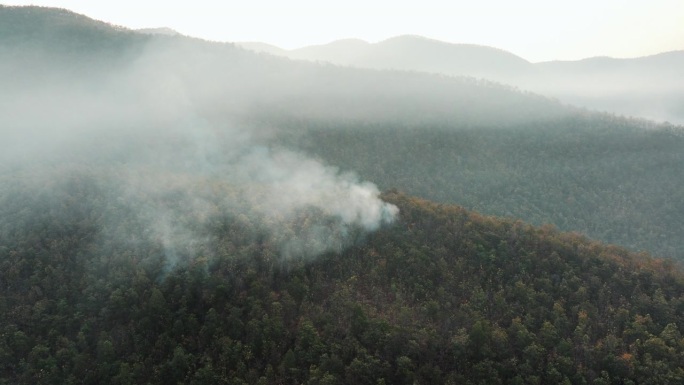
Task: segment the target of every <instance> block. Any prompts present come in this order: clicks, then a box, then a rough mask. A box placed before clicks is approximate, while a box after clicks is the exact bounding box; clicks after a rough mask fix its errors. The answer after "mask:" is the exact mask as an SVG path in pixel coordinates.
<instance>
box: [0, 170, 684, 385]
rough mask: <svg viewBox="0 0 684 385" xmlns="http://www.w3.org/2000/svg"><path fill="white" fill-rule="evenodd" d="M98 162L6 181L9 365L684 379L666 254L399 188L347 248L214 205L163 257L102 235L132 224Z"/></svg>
mask: <svg viewBox="0 0 684 385" xmlns="http://www.w3.org/2000/svg"><path fill="white" fill-rule="evenodd" d="M99 178H101V177H95V176H92V175H91V176H88V175H87V174H81V175H80V176H77V175H72V176H71V177H68V176H67V177H65V178H64V180H63V182H60V183H56V184H53V185H48V186H44V188H45V190H42V191H43V192H42V193H40V194H37V195H35V196H30V195H26V194H18V193H16V192H15V193H5V194H4V200H3V205H2V207H3V208H7V207H13V208H14V209H13V210H7V209H4V211H3V218H7V219H8V220H5V221H3V228H2V229H1V231H2V232H1V234H2V239H3V246H2V247H1V248H0V264H1V266H0V279H1V282H3V285H2V287H1V288H0V290H2V292H1V295H0V299H1V301H2V302H0V310H1V311H0V317H1V319H0V325H2V330H1V332H0V333H1V334H0V336H1V337H2V338H0V357H2V359H1V360H0V362H2V367H1V368H0V373H1V375H0V378H2V379H3V380H1V381H2V382H3V383H6V384H14V383H21V384H42V383H45V384H47V383H63V384H69V383H93V384H95V383H114V384H119V383H121V384H130V383H165V384H168V383H197V384H206V383H226V384H238V383H292V384H294V383H311V384H315V383H326V384H333V383H369V384H376V383H382V382H384V383H414V382H418V383H458V384H495V383H521V384H522V383H525V384H534V383H539V384H542V383H593V384H632V383H633V384H650V383H652V384H667V383H670V384H677V383H681V381H682V380H684V372H683V371H682V367H683V364H684V339H683V338H682V335H681V332H680V331H681V330H682V328H683V327H684V318H683V314H682V313H683V312H684V306H683V304H684V296H683V293H684V290H683V289H684V275H683V274H682V271H681V269H680V268H679V267H676V266H674V265H673V264H672V263H671V262H667V261H664V260H658V259H652V258H650V257H648V256H646V255H634V254H631V253H629V252H627V251H625V250H623V249H620V248H617V247H609V246H603V245H600V244H598V243H595V242H591V241H588V240H587V239H585V238H583V237H581V236H580V235H577V234H564V233H559V232H558V231H556V230H554V229H553V228H551V227H548V226H547V227H543V228H535V227H530V226H528V225H525V224H523V223H521V222H519V221H503V220H499V219H495V218H491V217H483V216H480V215H478V214H475V213H472V212H468V211H466V210H464V209H462V208H460V207H457V206H445V205H437V204H433V203H429V202H426V201H421V200H418V199H415V198H411V197H408V196H405V195H402V194H398V193H395V192H391V193H388V194H385V195H384V196H383V198H384V199H385V200H387V201H389V202H391V203H393V204H396V205H397V206H398V207H399V209H400V211H401V216H400V219H399V220H398V221H397V222H396V223H394V224H393V225H391V226H385V227H383V228H381V229H380V230H378V231H377V232H375V233H373V234H370V235H365V236H363V235H360V236H359V237H358V238H357V239H356V240H355V243H354V245H352V246H351V247H349V248H348V249H346V250H345V251H343V252H339V253H338V252H334V253H326V254H324V255H322V256H320V257H319V258H316V259H313V260H310V259H302V258H290V259H287V260H283V259H282V258H280V257H279V251H278V249H277V248H275V247H274V244H273V243H272V240H273V239H272V238H271V237H269V236H268V235H265V233H263V232H262V231H260V228H261V226H262V225H261V224H260V223H259V222H254V223H253V222H250V220H249V219H246V218H245V217H244V216H242V217H232V216H230V215H228V214H225V215H219V216H217V218H216V220H214V221H212V222H211V223H210V224H209V228H208V229H206V230H207V231H211V232H213V233H214V234H215V236H216V238H215V242H212V245H213V247H212V248H210V249H203V250H202V249H200V250H196V251H195V252H194V253H192V254H191V253H190V252H188V251H186V254H184V255H183V262H180V263H178V264H177V265H176V266H175V267H174V268H172V269H169V268H168V264H169V261H168V259H167V258H165V256H164V254H163V250H162V245H161V244H160V241H159V240H156V239H154V238H150V239H145V238H144V237H140V238H139V239H138V240H137V241H136V242H132V241H129V242H120V241H116V240H115V241H108V242H104V241H103V235H102V232H103V231H105V228H107V227H109V229H108V231H113V230H114V229H112V227H113V226H114V224H113V223H118V225H119V226H123V228H124V229H126V230H127V231H130V232H131V233H130V234H128V233H126V234H127V235H128V236H130V237H133V236H135V234H136V233H137V231H139V230H137V228H136V227H135V219H134V218H135V216H134V214H133V213H131V212H121V210H120V208H118V207H116V205H117V201H116V200H108V199H103V196H104V195H105V192H104V191H103V190H109V189H110V188H111V187H112V186H107V185H104V186H102V185H101V181H100V180H99ZM109 193H111V192H109ZM45 199H48V201H45ZM10 201H11V202H10ZM41 201H42V203H40V202H41ZM76 202H78V204H76ZM168 204H173V202H171V201H169V202H168ZM112 213H116V214H117V215H118V216H119V217H120V218H118V219H117V220H116V221H113V222H112V219H111V217H110V215H111V214H112ZM312 215H314V214H312ZM107 218H109V219H107ZM300 225H301V224H300ZM292 226H297V224H293V225H292ZM118 230H119V231H121V229H120V228H119V229H118ZM250 232H252V234H250Z"/></svg>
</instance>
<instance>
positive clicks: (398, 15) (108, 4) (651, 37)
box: [0, 0, 684, 61]
mask: <svg viewBox="0 0 684 385" xmlns="http://www.w3.org/2000/svg"><path fill="white" fill-rule="evenodd" d="M0 1H2V0H0ZM4 4H6V5H29V4H34V5H43V6H55V7H62V8H67V9H70V10H73V11H76V12H78V13H82V14H85V15H87V16H90V17H93V18H95V19H99V20H104V21H107V22H110V23H113V24H118V25H123V26H126V27H131V28H143V27H169V28H173V29H175V30H177V31H179V32H181V33H183V34H187V35H191V36H197V37H202V38H205V39H209V40H219V41H262V42H266V43H270V44H274V45H277V46H280V47H283V48H298V47H301V46H305V45H310V44H323V43H328V42H330V41H332V40H336V39H341V38H350V37H353V38H360V39H364V40H366V41H370V42H377V41H380V40H383V39H386V38H389V37H393V36H396V35H402V34H415V35H422V36H426V37H430V38H434V39H439V40H444V41H448V42H453V43H473V44H482V45H489V46H493V47H497V48H501V49H505V50H507V51H510V52H513V53H515V54H517V55H520V56H522V57H524V58H525V59H528V60H530V61H543V60H553V59H581V58H585V57H590V56H602V55H606V56H614V57H635V56H644V55H648V54H653V53H658V52H664V51H671V50H680V49H684V0H573V1H553V0H516V1H510V0H469V1H461V0H452V1H444V0H442V1H438V0H421V1H413V2H407V1H396V0H395V1H388V0H384V1H371V0H345V1H343V2H329V1H328V2H326V1H320V0H287V1H283V0H279V1H278V0H242V1H233V0H226V1H218V0H192V1H189V0H168V1H164V2H161V1H158V0H154V1H151V0H117V1H97V0H27V1H21V0H20V1H11V0H10V1H5V2H4Z"/></svg>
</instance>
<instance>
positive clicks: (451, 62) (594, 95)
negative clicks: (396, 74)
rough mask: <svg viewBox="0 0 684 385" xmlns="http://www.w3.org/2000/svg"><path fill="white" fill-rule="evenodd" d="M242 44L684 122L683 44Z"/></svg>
mask: <svg viewBox="0 0 684 385" xmlns="http://www.w3.org/2000/svg"><path fill="white" fill-rule="evenodd" d="M237 44H238V45H239V46H241V47H243V48H246V49H250V50H253V51H257V52H264V53H269V54H272V55H279V56H285V57H288V58H291V59H296V60H310V61H324V62H330V63H333V64H337V65H343V66H353V67H362V68H375V69H398V70H408V71H421V72H431V73H440V74H445V75H451V76H472V77H476V78H484V79H488V80H492V81H496V82H500V83H504V84H509V85H512V86H515V87H519V88H521V89H524V90H529V91H533V92H537V93H540V94H543V95H546V96H550V97H555V98H558V99H560V100H561V101H563V102H566V103H570V104H575V105H578V106H582V107H586V108H590V109H597V110H605V111H608V112H612V113H616V114H620V115H626V116H635V117H643V118H648V119H654V120H661V121H664V120H669V121H671V122H674V123H680V124H681V123H683V122H684V81H683V80H682V79H684V51H673V52H667V53H662V54H658V55H653V56H646V57H641V58H634V59H615V58H608V57H596V58H589V59H584V60H578V61H551V62H541V63H530V62H529V61H527V60H525V59H523V58H521V57H519V56H516V55H514V54H512V53H510V52H506V51H504V50H500V49H496V48H492V47H485V46H478V45H472V44H451V43H446V42H442V41H437V40H432V39H428V38H424V37H420V36H409V35H406V36H399V37H395V38H391V39H388V40H384V41H381V42H379V43H374V44H371V43H367V42H365V41H362V40H357V39H345V40H338V41H334V42H332V43H329V44H324V45H314V46H308V47H304V48H299V49H294V50H284V49H281V48H278V47H275V46H272V45H268V44H264V43H237Z"/></svg>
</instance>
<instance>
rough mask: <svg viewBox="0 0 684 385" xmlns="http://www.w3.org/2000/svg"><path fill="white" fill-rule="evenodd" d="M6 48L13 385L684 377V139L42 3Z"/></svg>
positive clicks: (4, 269)
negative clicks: (146, 30) (158, 31)
mask: <svg viewBox="0 0 684 385" xmlns="http://www.w3.org/2000/svg"><path fill="white" fill-rule="evenodd" d="M0 54H1V55H3V56H2V57H3V59H5V58H7V60H2V61H0V70H1V71H0V81H2V82H3V85H4V87H2V88H0V102H2V103H0V121H1V122H2V123H1V124H2V127H0V384H2V385H4V384H8V385H9V384H100V383H111V384H174V383H183V384H186V383H187V384H245V383H247V384H269V383H273V384H304V383H306V384H346V383H354V384H357V383H358V384H383V383H384V384H403V383H406V384H413V383H419V384H430V383H451V384H497V383H501V384H503V383H513V384H555V383H558V384H615V385H625V384H635V385H636V384H639V385H641V384H680V383H682V382H683V381H684V369H682V368H684V337H683V336H682V334H681V331H682V330H683V328H684V270H682V266H681V265H680V262H678V261H677V260H676V259H673V258H669V259H659V258H656V257H653V256H651V254H649V253H647V252H639V251H638V250H642V249H643V250H647V251H650V252H652V253H654V254H655V255H659V256H667V257H674V258H682V254H681V251H680V250H682V247H681V239H682V238H683V237H682V236H681V235H682V234H681V229H682V228H684V227H683V226H682V222H681V221H682V220H681V218H680V216H679V215H678V213H681V212H682V209H684V206H683V205H684V200H683V198H682V193H681V192H682V191H684V189H682V188H681V187H682V186H681V183H682V181H681V175H680V174H681V172H680V170H681V166H682V161H683V159H682V151H681V150H682V145H683V144H684V143H682V141H683V140H684V139H683V138H682V135H681V134H682V131H681V127H674V126H670V125H655V124H652V123H649V122H646V121H637V120H628V119H623V118H618V117H613V116H607V115H603V114H597V113H593V112H588V111H580V110H578V109H575V108H572V107H568V106H563V105H561V104H560V103H558V102H556V101H554V100H551V99H548V98H544V97H542V96H538V95H532V94H529V93H525V92H521V91H519V90H515V89H512V88H510V87H507V86H503V85H499V84H495V83H491V82H487V81H483V80H475V79H472V78H449V77H444V76H436V75H426V74H420V73H409V72H399V71H373V70H358V69H351V68H342V67H335V66H330V65H320V64H313V63H299V62H296V61H289V60H286V59H282V58H276V57H271V56H267V55H257V54H254V53H250V52H248V51H245V50H241V49H238V48H236V47H235V46H233V45H231V44H219V43H210V42H205V41H200V40H197V39H191V38H187V37H182V36H173V37H169V36H151V35H144V34H139V33H135V32H133V31H129V30H126V29H123V28H118V27H112V26H110V25H108V24H106V23H102V22H97V21H93V20H90V19H88V18H85V17H83V16H79V15H75V14H73V13H71V12H68V11H64V10H55V9H49V8H36V7H4V6H0ZM376 185H377V186H378V187H376ZM380 191H384V192H383V193H381V192H380ZM425 199H429V200H425ZM473 210H475V211H473ZM478 212H479V213H478ZM492 214H495V215H498V216H499V217H493V216H492V217H490V216H487V215H492ZM521 219H522V220H521ZM527 222H531V223H532V224H527ZM556 226H557V227H556ZM566 231H574V232H566ZM600 241H609V242H614V243H618V244H620V245H621V246H610V245H606V244H603V243H601V242H600Z"/></svg>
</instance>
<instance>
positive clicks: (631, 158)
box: [282, 114, 684, 259]
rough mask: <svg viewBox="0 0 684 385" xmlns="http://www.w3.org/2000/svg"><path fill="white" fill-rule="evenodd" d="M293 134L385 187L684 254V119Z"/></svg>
mask: <svg viewBox="0 0 684 385" xmlns="http://www.w3.org/2000/svg"><path fill="white" fill-rule="evenodd" d="M302 127H304V128H302ZM282 140H283V141H284V142H286V143H288V145H291V146H298V147H299V148H301V149H302V150H303V151H306V152H307V153H310V154H313V155H315V156H317V157H320V158H322V159H325V161H326V162H328V163H330V164H335V165H339V166H340V167H342V168H344V169H350V170H355V171H356V172H358V173H359V174H360V175H361V177H362V178H363V179H367V180H371V181H373V182H375V183H377V184H378V185H379V186H380V187H381V188H383V189H388V188H393V187H398V188H400V189H402V190H403V191H406V192H409V193H411V194H415V195H418V196H421V197H424V198H427V199H430V200H434V201H437V202H446V203H456V204H460V205H463V206H465V207H466V208H469V209H472V210H477V211H479V212H482V213H486V214H489V215H498V216H505V217H509V218H521V219H523V220H525V221H527V222H530V223H534V224H537V225H543V224H547V223H551V224H554V225H555V226H557V227H559V228H560V229H562V230H565V231H578V232H581V233H583V234H586V235H589V236H590V237H592V238H594V239H600V240H602V241H604V242H608V243H615V244H619V245H622V246H625V247H628V248H631V249H633V250H636V251H640V250H646V251H649V252H651V253H654V254H656V255H660V256H664V257H665V256H666V257H670V258H675V259H682V258H684V254H683V252H682V250H684V236H683V234H682V229H684V218H682V216H681V215H680V213H682V212H683V211H684V193H682V191H684V179H682V178H681V177H680V174H681V170H682V169H684V130H682V128H681V127H676V126H670V125H655V124H653V123H650V122H647V121H639V120H629V119H624V118H619V117H615V116H610V115H603V116H602V115H597V114H585V115H581V114H578V115H576V116H573V117H571V118H566V119H559V120H556V121H553V122H544V123H528V124H525V125H522V126H517V127H506V128H503V129H500V128H490V127H476V128H463V127H458V126H456V125H440V126H433V125H420V126H413V127H411V126H408V127H406V126H400V125H392V126H387V125H371V126H364V125H348V124H338V125H334V124H332V125H329V126H324V125H312V124H309V125H306V124H305V123H302V122H298V123H297V124H293V125H292V127H291V129H290V130H286V131H284V133H283V134H282Z"/></svg>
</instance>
